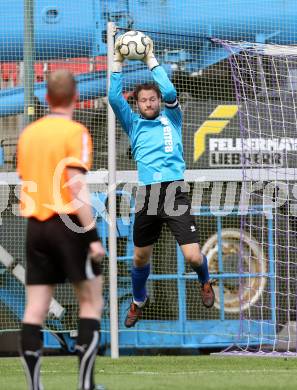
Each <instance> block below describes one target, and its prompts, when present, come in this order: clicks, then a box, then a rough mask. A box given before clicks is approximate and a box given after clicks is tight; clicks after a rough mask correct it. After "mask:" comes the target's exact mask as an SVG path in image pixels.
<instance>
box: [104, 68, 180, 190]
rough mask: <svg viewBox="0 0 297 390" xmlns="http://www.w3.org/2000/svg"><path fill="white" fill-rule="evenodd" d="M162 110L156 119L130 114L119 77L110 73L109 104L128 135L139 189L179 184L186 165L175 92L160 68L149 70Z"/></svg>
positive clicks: (120, 75) (120, 76)
mask: <svg viewBox="0 0 297 390" xmlns="http://www.w3.org/2000/svg"><path fill="white" fill-rule="evenodd" d="M152 75H153V78H154V81H155V82H156V83H157V84H158V85H159V88H160V90H161V94H162V98H163V100H164V102H165V109H164V111H162V112H161V113H160V115H159V116H158V117H157V118H155V119H145V118H143V117H142V116H140V115H139V114H136V113H135V112H133V111H132V110H131V107H130V106H129V104H128V103H127V101H126V99H125V98H124V97H123V94H122V77H123V76H122V73H112V75H111V82H110V90H109V96H108V97H109V102H110V105H111V106H112V108H113V111H114V113H115V115H116V117H117V118H118V120H119V121H120V123H121V125H122V127H123V129H124V130H125V132H126V133H127V134H128V136H129V139H130V143H131V149H132V154H133V157H134V159H135V160H136V162H137V169H138V179H139V184H140V185H148V184H153V183H160V182H164V181H174V180H181V179H183V178H184V170H185V161H184V158H183V145H182V112H181V109H180V106H179V104H178V101H177V100H176V90H175V88H174V86H173V84H172V83H171V81H170V80H169V78H168V76H167V74H166V72H165V70H164V69H163V68H162V66H157V67H155V68H154V69H153V70H152Z"/></svg>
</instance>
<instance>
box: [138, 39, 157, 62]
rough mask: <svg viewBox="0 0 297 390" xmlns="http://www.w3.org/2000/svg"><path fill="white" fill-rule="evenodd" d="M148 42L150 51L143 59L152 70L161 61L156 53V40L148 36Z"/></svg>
mask: <svg viewBox="0 0 297 390" xmlns="http://www.w3.org/2000/svg"><path fill="white" fill-rule="evenodd" d="M148 43H149V45H150V48H149V52H148V53H147V55H146V56H145V57H144V59H143V60H142V61H143V62H144V63H145V64H146V65H147V66H148V68H149V69H150V70H152V69H153V68H155V67H156V66H158V65H159V62H158V61H157V59H156V57H155V55H154V42H153V40H152V39H151V38H149V37H148Z"/></svg>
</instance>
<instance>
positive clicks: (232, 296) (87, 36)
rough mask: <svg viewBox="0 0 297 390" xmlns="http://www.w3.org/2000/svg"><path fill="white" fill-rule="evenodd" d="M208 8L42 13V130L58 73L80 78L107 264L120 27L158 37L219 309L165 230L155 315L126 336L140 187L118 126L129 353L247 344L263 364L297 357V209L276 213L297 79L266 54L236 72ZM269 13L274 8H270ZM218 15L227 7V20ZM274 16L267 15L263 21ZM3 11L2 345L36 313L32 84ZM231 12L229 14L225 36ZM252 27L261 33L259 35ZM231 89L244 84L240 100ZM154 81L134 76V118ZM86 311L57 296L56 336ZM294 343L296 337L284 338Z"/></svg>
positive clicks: (121, 300) (12, 19) (143, 74)
mask: <svg viewBox="0 0 297 390" xmlns="http://www.w3.org/2000/svg"><path fill="white" fill-rule="evenodd" d="M265 1H266V0H265ZM209 3H210V2H208V1H200V2H199V4H198V2H197V1H194V0H191V1H187V2H185V3H184V4H182V3H181V2H179V1H173V0H170V1H162V0H152V1H150V2H146V1H136V0H131V1H120V0H119V1H115V0H114V1H112V0H108V1H107V0H106V1H93V0H84V1H83V2H74V1H72V0H63V1H62V0H61V1H60V2H56V3H55V5H52V4H51V3H49V2H48V1H46V0H38V1H36V2H35V7H34V38H35V57H34V67H33V68H32V72H33V71H34V109H32V110H31V114H33V115H31V119H37V118H39V117H41V116H43V115H44V114H46V113H47V112H48V107H47V105H46V101H45V87H46V85H45V83H46V78H47V74H48V72H50V71H52V70H55V69H58V68H64V69H69V70H71V71H72V72H73V73H74V74H75V76H76V79H77V82H78V90H79V102H78V103H77V106H76V110H75V114H74V118H75V119H76V120H78V121H80V122H81V123H83V124H85V125H86V126H87V127H88V128H89V129H90V132H91V134H92V137H93V144H94V164H93V168H92V171H91V172H90V173H89V174H88V178H87V180H88V183H89V185H90V189H91V192H92V204H93V207H94V212H95V214H96V216H97V226H98V231H99V235H100V237H101V239H102V242H103V244H104V245H105V247H106V249H107V250H108V243H109V232H108V207H107V200H108V188H107V183H108V172H107V169H108V154H109V151H108V131H107V98H106V83H107V77H106V71H107V60H106V55H107V45H106V26H107V22H108V21H113V22H115V23H116V25H117V26H118V28H119V30H118V32H119V33H124V32H126V31H128V30H130V29H132V28H133V29H135V30H140V31H144V32H145V33H146V34H148V35H150V36H151V37H152V39H153V40H154V47H155V52H156V56H157V58H158V59H159V61H160V63H162V65H163V66H164V68H165V70H166V72H167V73H168V75H169V77H170V79H171V80H172V82H173V83H174V85H175V87H176V89H177V93H178V98H179V101H180V103H181V107H182V111H183V145H184V158H185V161H186V166H187V170H186V173H185V179H186V181H187V182H188V183H189V190H190V197H191V200H192V209H193V213H194V214H195V219H196V222H197V227H198V230H199V232H198V233H199V242H200V243H201V246H202V249H203V251H204V252H205V254H206V255H207V258H208V262H209V269H210V272H211V277H213V278H214V279H216V283H215V285H214V289H215V293H216V301H215V305H214V308H213V309H211V310H207V309H205V308H204V307H203V306H202V303H201V300H200V297H199V285H198V283H197V277H196V275H195V274H194V273H193V272H192V271H191V269H190V267H189V266H188V265H186V264H185V261H184V258H183V256H182V254H181V252H180V249H179V247H178V246H177V245H176V242H175V240H174V239H173V237H172V235H171V233H170V231H169V230H168V228H167V227H166V226H164V227H163V230H162V232H161V237H160V239H159V241H158V242H157V244H156V246H155V248H154V252H153V257H152V267H151V275H150V278H149V280H148V293H149V295H150V301H151V305H150V307H149V308H148V309H147V310H146V311H145V312H144V315H143V319H142V320H141V321H140V322H139V323H138V324H137V326H136V327H135V328H132V329H126V328H125V327H124V317H125V315H126V311H127V309H128V306H129V304H130V302H131V281H130V270H131V265H132V257H133V238H132V227H133V220H134V206H135V197H136V192H137V182H138V179H137V172H136V164H135V162H134V160H133V157H132V155H131V147H130V144H129V140H128V138H127V136H126V134H125V133H124V132H123V130H122V129H121V128H120V126H119V123H117V125H116V165H117V194H116V195H117V196H116V200H117V226H116V228H117V255H118V259H117V260H118V261H117V266H118V282H117V284H118V286H117V287H118V311H119V324H118V325H119V345H120V347H122V348H163V347H164V348H180V347H189V348H213V347H215V348H220V347H227V346H229V345H231V344H234V343H237V344H239V345H242V346H246V345H247V344H248V345H249V346H258V345H260V349H261V350H262V349H263V346H264V345H266V344H269V346H272V347H273V348H275V349H276V348H277V345H278V343H277V340H278V339H279V338H280V337H282V340H283V341H284V340H285V344H284V343H282V346H283V345H285V349H286V350H287V349H288V348H289V347H291V345H292V343H291V341H292V340H293V333H292V332H293V328H292V326H293V325H292V324H293V322H292V321H294V318H293V317H294V314H295V306H294V305H295V303H294V302H295V301H294V298H295V296H294V295H295V290H294V272H295V271H294V270H295V268H294V251H293V248H294V245H295V244H294V239H295V238H294V235H293V232H294V228H293V225H292V224H293V223H294V219H293V218H291V216H290V215H291V214H289V211H288V210H289V209H290V208H292V207H293V203H294V202H293V197H292V196H290V202H287V201H284V202H283V203H282V204H281V205H280V207H277V208H276V207H274V205H275V202H276V199H277V202H279V203H281V200H283V198H282V197H283V196H284V195H283V194H284V193H285V191H286V188H287V187H286V185H287V184H288V183H289V180H291V179H292V180H293V179H294V171H292V169H293V168H294V153H293V148H294V147H295V144H294V142H295V141H294V140H295V138H294V132H293V129H294V121H295V119H296V118H295V116H294V115H295V111H294V96H295V94H294V85H295V84H294V75H295V73H294V72H295V70H294V67H293V66H291V57H289V56H287V57H285V56H270V55H268V54H267V53H266V54H264V53H263V54H261V55H260V57H259V56H258V57H257V56H256V51H254V53H253V52H252V51H249V50H239V49H238V48H235V46H234V54H233V55H232V56H231V59H232V66H231V67H230V64H229V62H228V56H229V53H228V51H226V49H225V48H224V47H222V45H221V44H219V43H213V42H211V41H210V40H209V23H215V22H216V21H215V18H214V20H212V19H211V21H210V22H209V23H208V22H207V20H208V19H207V17H209V15H212V12H213V8H214V7H213V4H209ZM222 3H223V2H222ZM240 3H241V2H240ZM266 3H267V6H269V3H270V2H268V1H266ZM220 4H221V2H217V5H218V7H219V6H220ZM263 4H264V1H263ZM263 4H262V6H263V9H262V6H261V7H260V9H259V12H262V11H264V9H265V7H264V5H263ZM0 5H1V6H2V8H1V9H2V11H3V15H4V17H3V23H2V24H1V26H0V61H1V63H0V67H1V69H0V76H1V77H0V82H1V90H0V171H1V172H0V213H1V214H0V215H1V226H0V232H1V242H0V245H1V246H0V332H4V331H12V330H18V329H19V326H20V321H21V318H22V313H23V310H24V303H25V293H24V270H25V254H24V243H25V230H26V223H25V221H24V220H23V219H22V218H21V217H20V216H19V213H18V206H17V202H18V191H19V181H18V178H17V176H16V173H15V151H16V142H17V137H18V135H19V133H20V132H21V130H22V128H23V125H24V114H23V111H24V89H23V85H24V81H25V80H24V77H25V76H24V74H25V73H24V62H23V60H24V57H23V35H22V34H23V33H22V27H23V20H24V12H23V2H22V1H17V0H13V1H9V2H4V1H2V0H0ZM235 8H236V7H235ZM235 8H234V14H232V12H233V11H232V10H231V9H230V8H228V12H229V11H230V15H231V16H232V15H233V19H232V18H231V19H230V34H231V33H232V32H233V31H235V27H233V25H232V23H233V22H234V20H235V19H236V18H237V13H236V12H237V11H236V10H235ZM226 9H227V8H226V7H225V8H224V9H223V12H222V15H223V20H222V25H223V26H224V25H225V24H224V23H225V19H224V18H225V17H227V15H226V14H225V12H226ZM152 10H153V12H152ZM218 12H219V11H218ZM232 20H233V21H232ZM198 21H199V22H198ZM208 21H209V20H208ZM249 27H250V28H253V25H252V23H251V25H250V26H249ZM1 29H2V30H1ZM223 30H225V28H223ZM244 31H245V29H244ZM241 33H242V32H241ZM231 46H232V45H231ZM232 47H233V46H232ZM249 49H250V48H249ZM285 58H286V60H285ZM272 59H273V61H274V62H273V61H272ZM260 60H261V61H260ZM286 61H287V62H286ZM235 65H238V69H239V70H240V72H238V71H237V70H236V69H237V68H236V67H235ZM286 72H287V73H286ZM26 74H27V73H26ZM240 74H241V76H240ZM232 75H233V76H236V79H238V81H237V83H236V88H235V87H234V84H233V81H232ZM26 77H27V76H26ZM149 80H151V76H150V72H149V71H148V70H147V68H146V67H145V65H144V64H143V63H142V62H138V61H133V62H132V61H131V62H127V63H125V65H124V67H123V87H124V96H125V98H126V99H127V101H128V102H129V103H130V104H131V107H132V108H133V109H134V110H136V109H137V108H136V106H135V102H134V100H133V90H134V88H135V85H136V84H139V83H142V82H146V81H149ZM236 99H239V100H236ZM239 113H240V115H239ZM243 141H244V142H245V152H244V153H243V152H242V147H243V144H242V142H243ZM266 147H267V149H268V150H266V149H265V148H266ZM289 147H290V148H291V149H288V148H289ZM243 156H244V160H243ZM28 158H30V157H28ZM242 165H243V167H244V170H242ZM250 175H252V177H251V176H250ZM257 175H258V176H257ZM263 175H264V176H263ZM271 175H272V176H271ZM280 175H281V176H280ZM275 181H277V183H278V184H279V189H278V191H276V190H275ZM259 182H261V183H262V184H263V185H262V186H261V184H259ZM290 183H291V181H290ZM292 183H293V181H292ZM288 187H290V186H288ZM290 191H293V187H290ZM108 260H109V259H108V253H107V256H106V258H105V259H104V267H105V292H104V295H105V308H104V314H103V321H102V332H103V337H102V346H103V347H104V346H105V347H106V348H107V349H108V348H109V343H110V337H109V332H110V324H109V315H110V307H109V273H108V269H109V262H108ZM111 310H112V309H111ZM77 311H78V308H77V304H76V300H75V297H74V294H73V291H72V288H71V286H70V285H68V284H66V285H64V286H58V287H57V290H56V294H55V300H54V301H53V302H52V304H51V309H50V312H49V315H48V318H47V321H46V324H45V325H46V328H47V329H48V330H50V331H52V332H59V333H69V332H72V331H75V329H76V326H77ZM285 331H287V333H288V335H289V336H279V335H280V334H281V335H282V334H283V332H285ZM71 334H72V333H71Z"/></svg>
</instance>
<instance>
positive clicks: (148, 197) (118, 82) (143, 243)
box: [109, 38, 215, 328]
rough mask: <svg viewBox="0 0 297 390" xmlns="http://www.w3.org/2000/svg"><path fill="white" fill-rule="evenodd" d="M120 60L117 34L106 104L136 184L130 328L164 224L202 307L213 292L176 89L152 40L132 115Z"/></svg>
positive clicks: (144, 294)
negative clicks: (192, 275) (148, 76)
mask: <svg viewBox="0 0 297 390" xmlns="http://www.w3.org/2000/svg"><path fill="white" fill-rule="evenodd" d="M123 61H124V58H123V56H122V55H121V53H120V38H117V40H116V42H115V54H114V62H113V72H112V75H111V84H110V90H109V102H110V104H111V106H112V108H113V111H114V113H115V115H116V117H117V118H118V120H119V121H120V123H121V126H122V127H123V129H124V131H125V132H126V133H127V134H128V137H129V139H130V143H131V148H132V153H133V156H134V159H135V160H136V162H137V168H138V178H139V185H140V186H139V191H138V195H137V205H136V216H135V223H134V231H133V240H134V245H135V248H134V262H133V268H132V273H131V276H132V289H133V300H132V303H131V305H130V308H129V311H128V314H127V317H126V319H125V326H126V327H128V328H130V327H132V326H134V325H135V324H136V322H137V321H138V320H139V319H140V318H141V315H142V311H143V309H144V308H145V307H146V306H147V305H148V303H149V297H148V295H147V292H146V288H145V285H146V281H147V279H148V277H149V273H150V258H151V255H152V251H153V244H154V243H155V242H156V241H157V240H158V238H159V235H160V232H161V228H162V224H163V223H167V225H168V226H169V228H170V230H171V232H172V233H173V235H174V236H175V238H176V240H177V242H178V243H179V245H180V248H181V250H182V252H183V255H184V257H185V259H186V261H187V262H189V263H190V265H191V267H192V269H193V270H194V271H195V272H196V273H197V275H198V279H199V282H200V285H201V288H200V292H201V298H202V302H203V304H204V306H206V307H207V308H211V307H212V306H213V304H214V299H215V296H214V291H213V288H212V285H211V282H210V280H209V273H208V264H207V259H206V257H205V256H204V255H203V254H202V253H201V251H200V247H199V244H198V235H197V228H196V225H195V220H194V217H193V216H192V215H191V213H190V208H191V205H190V199H189V196H188V194H187V189H186V186H185V183H184V170H185V162H184V158H183V145H182V112H181V109H180V106H179V103H178V101H177V95H176V90H175V88H174V86H173V84H172V83H171V81H170V80H169V79H168V76H167V74H166V72H165V71H164V69H163V68H162V67H161V66H160V65H159V63H158V61H157V59H156V58H155V56H154V53H153V42H152V41H151V40H150V51H149V53H148V54H147V56H146V57H145V58H144V60H143V61H144V62H145V63H146V64H147V66H148V68H149V70H150V71H151V73H152V76H153V79H154V81H155V83H149V84H141V85H139V86H137V87H136V90H135V93H134V95H135V99H136V103H137V106H138V110H139V113H140V114H136V113H134V112H133V111H132V110H131V108H130V106H129V104H128V103H127V101H126V100H125V99H124V97H123V95H122V78H123V76H122V73H121V71H122V63H123ZM161 98H162V99H163V101H164V102H165V109H164V111H161Z"/></svg>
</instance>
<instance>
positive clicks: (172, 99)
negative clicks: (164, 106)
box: [143, 39, 177, 104]
mask: <svg viewBox="0 0 297 390" xmlns="http://www.w3.org/2000/svg"><path fill="white" fill-rule="evenodd" d="M143 62H144V63H145V64H146V65H147V66H148V68H149V69H150V70H151V71H152V76H153V78H154V81H155V82H156V83H157V84H158V86H159V88H160V91H161V94H162V98H163V100H164V102H165V103H169V104H174V103H177V102H176V96H177V95H176V90H175V88H174V85H173V84H172V82H171V81H170V80H169V78H168V76H167V73H166V72H165V70H164V69H163V67H162V66H161V65H159V63H158V61H157V59H156V57H155V55H154V44H153V41H152V39H150V50H149V52H148V54H147V55H146V56H145V57H144V59H143Z"/></svg>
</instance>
